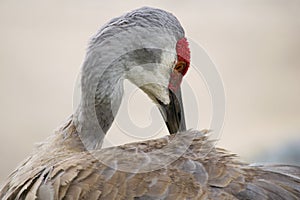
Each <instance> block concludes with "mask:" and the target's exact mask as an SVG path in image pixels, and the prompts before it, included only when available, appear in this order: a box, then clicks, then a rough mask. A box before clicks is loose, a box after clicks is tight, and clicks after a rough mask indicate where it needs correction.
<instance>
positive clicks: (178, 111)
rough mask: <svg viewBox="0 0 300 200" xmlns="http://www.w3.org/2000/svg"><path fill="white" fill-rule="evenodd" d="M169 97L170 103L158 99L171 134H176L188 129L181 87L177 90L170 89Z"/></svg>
mask: <svg viewBox="0 0 300 200" xmlns="http://www.w3.org/2000/svg"><path fill="white" fill-rule="evenodd" d="M169 97H170V103H169V104H168V105H165V104H164V103H162V102H161V101H158V103H159V110H160V112H161V114H162V116H163V118H164V120H165V123H166V125H167V127H168V129H169V132H170V134H174V133H177V132H181V131H186V125H185V119H184V110H183V104H182V98H181V90H180V88H179V89H178V90H177V91H176V92H173V91H172V90H169Z"/></svg>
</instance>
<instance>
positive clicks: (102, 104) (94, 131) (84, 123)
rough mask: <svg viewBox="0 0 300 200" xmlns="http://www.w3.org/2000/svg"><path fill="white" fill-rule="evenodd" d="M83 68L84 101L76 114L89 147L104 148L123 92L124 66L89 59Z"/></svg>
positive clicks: (83, 138)
mask: <svg viewBox="0 0 300 200" xmlns="http://www.w3.org/2000/svg"><path fill="white" fill-rule="evenodd" d="M90 56H91V55H87V58H86V61H85V62H84V64H83V68H82V77H81V102H80V105H79V106H78V108H77V110H76V112H75V114H74V124H75V126H76V129H77V132H78V135H79V137H80V139H81V141H82V142H83V144H84V146H85V147H86V149H88V150H92V149H98V148H101V146H102V142H103V138H104V136H105V134H106V132H107V131H108V129H109V128H110V127H111V125H112V123H113V121H114V118H115V115H116V114H117V111H118V110H119V107H120V104H121V100H122V96H123V79H124V73H125V72H124V71H125V70H124V67H123V65H121V62H117V61H116V62H113V63H111V64H110V65H106V66H108V67H106V68H104V66H105V64H104V65H100V64H98V63H97V64H96V63H91V62H88V60H90V59H88V58H89V57H90Z"/></svg>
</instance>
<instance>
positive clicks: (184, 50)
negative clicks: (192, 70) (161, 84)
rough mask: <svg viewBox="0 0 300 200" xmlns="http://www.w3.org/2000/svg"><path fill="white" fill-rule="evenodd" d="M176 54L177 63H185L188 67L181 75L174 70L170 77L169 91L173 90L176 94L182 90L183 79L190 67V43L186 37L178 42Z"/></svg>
mask: <svg viewBox="0 0 300 200" xmlns="http://www.w3.org/2000/svg"><path fill="white" fill-rule="evenodd" d="M176 53H177V62H185V63H186V67H185V68H184V70H183V71H182V72H181V73H179V72H177V71H175V70H173V72H172V74H171V77H170V83H169V89H170V90H172V91H173V92H176V91H177V90H178V89H179V88H180V84H181V81H182V77H183V76H184V75H185V74H186V72H187V71H188V69H189V67H190V59H191V53H190V48H189V43H188V41H187V39H186V38H185V37H184V38H181V39H180V40H178V41H177V44H176Z"/></svg>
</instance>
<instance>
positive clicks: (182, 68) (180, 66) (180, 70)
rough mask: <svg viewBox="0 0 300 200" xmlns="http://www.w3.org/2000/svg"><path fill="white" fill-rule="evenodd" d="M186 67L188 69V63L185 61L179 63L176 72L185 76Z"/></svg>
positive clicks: (175, 68)
mask: <svg viewBox="0 0 300 200" xmlns="http://www.w3.org/2000/svg"><path fill="white" fill-rule="evenodd" d="M185 67H186V62H184V61H179V62H177V63H176V65H175V67H174V70H175V71H176V72H178V73H181V74H183V72H184V71H185Z"/></svg>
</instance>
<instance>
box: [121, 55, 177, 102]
mask: <svg viewBox="0 0 300 200" xmlns="http://www.w3.org/2000/svg"><path fill="white" fill-rule="evenodd" d="M175 55H176V54H173V53H170V52H168V53H163V54H162V57H161V63H148V64H144V65H141V66H134V67H132V68H131V69H130V70H129V71H127V73H126V78H127V79H128V80H130V81H131V82H132V83H133V84H135V85H136V86H137V87H139V88H142V89H143V90H144V92H146V93H147V94H148V95H149V96H150V97H152V98H157V99H159V100H160V101H161V102H163V103H164V104H169V103H170V99H169V90H168V86H169V80H170V74H171V71H172V69H173V67H174V64H175V61H176V56H175Z"/></svg>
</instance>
